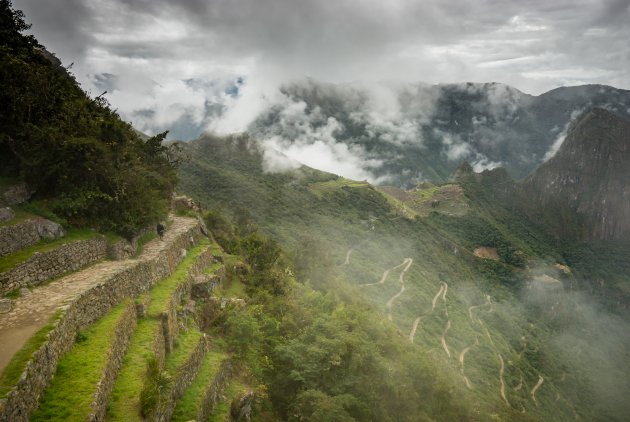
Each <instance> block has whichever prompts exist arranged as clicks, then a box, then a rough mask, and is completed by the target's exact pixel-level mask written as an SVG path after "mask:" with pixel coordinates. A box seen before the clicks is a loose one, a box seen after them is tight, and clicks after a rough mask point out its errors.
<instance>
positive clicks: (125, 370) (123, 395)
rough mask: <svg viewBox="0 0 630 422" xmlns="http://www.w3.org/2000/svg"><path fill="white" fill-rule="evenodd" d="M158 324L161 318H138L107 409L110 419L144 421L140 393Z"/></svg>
mask: <svg viewBox="0 0 630 422" xmlns="http://www.w3.org/2000/svg"><path fill="white" fill-rule="evenodd" d="M158 327H159V321H158V320H157V319H154V318H152V319H141V320H140V321H138V326H137V327H136V332H135V333H134V335H133V337H132V340H131V343H130V345H129V349H128V350H127V354H126V355H125V357H124V359H123V363H122V366H121V370H120V373H119V374H118V378H116V382H115V383H114V389H113V391H112V397H111V399H110V401H109V407H108V409H107V410H108V413H107V419H108V420H112V421H132V420H140V392H141V391H142V387H143V384H144V379H145V376H146V371H147V358H148V356H149V355H150V354H151V347H152V346H153V342H154V339H155V332H156V330H157V329H158Z"/></svg>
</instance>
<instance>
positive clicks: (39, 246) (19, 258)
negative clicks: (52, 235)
mask: <svg viewBox="0 0 630 422" xmlns="http://www.w3.org/2000/svg"><path fill="white" fill-rule="evenodd" d="M96 236H98V233H97V232H95V231H92V230H89V229H71V230H68V231H67V232H66V235H65V236H64V237H61V238H59V239H54V240H47V239H44V240H41V241H39V242H38V243H36V244H34V245H31V246H29V247H27V248H24V249H21V250H19V251H17V252H15V253H12V254H10V255H6V256H3V257H2V258H0V272H4V271H9V270H11V269H13V268H15V267H16V266H17V265H19V264H21V263H22V262H25V261H26V260H28V259H29V258H30V257H32V256H33V255H34V254H35V253H37V252H39V253H44V252H48V251H51V250H53V249H57V248H59V247H60V246H61V245H64V244H66V243H71V242H76V241H79V240H86V239H91V238H93V237H96Z"/></svg>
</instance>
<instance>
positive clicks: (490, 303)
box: [468, 295, 492, 323]
mask: <svg viewBox="0 0 630 422" xmlns="http://www.w3.org/2000/svg"><path fill="white" fill-rule="evenodd" d="M488 305H489V306H491V307H492V302H491V301H490V295H486V302H485V303H482V304H481V305H474V306H471V307H470V308H468V316H469V317H470V320H471V321H472V322H473V323H474V322H475V319H474V318H473V313H472V311H473V309H477V308H481V307H482V306H488Z"/></svg>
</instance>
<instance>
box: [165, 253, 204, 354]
mask: <svg viewBox="0 0 630 422" xmlns="http://www.w3.org/2000/svg"><path fill="white" fill-rule="evenodd" d="M213 261H214V257H213V256H212V252H211V251H210V248H208V249H206V250H205V251H203V252H202V253H201V254H200V255H199V256H198V257H197V259H196V260H195V262H194V263H193V264H192V265H191V267H190V269H189V271H188V274H187V276H186V280H184V281H183V282H182V283H180V284H179V285H178V286H177V287H176V288H175V291H174V292H173V294H172V295H171V297H170V299H169V301H168V305H167V308H166V310H165V312H164V313H163V314H162V321H161V322H162V324H161V325H162V330H163V331H164V334H163V336H164V342H165V347H166V352H167V353H169V352H170V351H171V350H173V340H174V339H175V338H176V337H177V336H178V335H179V323H178V321H177V309H178V308H179V306H180V305H181V304H182V302H183V301H184V299H188V298H190V294H191V290H192V285H193V282H194V280H195V278H197V277H198V276H199V275H200V274H202V273H203V271H204V269H205V268H207V267H209V266H210V265H211V264H212V262H213Z"/></svg>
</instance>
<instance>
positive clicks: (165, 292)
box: [147, 238, 209, 317]
mask: <svg viewBox="0 0 630 422" xmlns="http://www.w3.org/2000/svg"><path fill="white" fill-rule="evenodd" d="M208 244H209V241H208V239H207V238H203V239H201V241H200V242H199V243H198V244H197V245H196V246H195V247H194V248H192V249H190V250H189V251H188V253H187V254H186V257H185V258H184V260H183V261H182V262H181V264H179V266H178V267H177V269H176V270H175V272H174V273H173V274H171V275H170V276H169V277H167V278H166V279H165V280H163V281H161V282H160V283H158V284H157V285H156V286H155V287H153V288H152V289H151V292H150V293H149V295H150V297H151V301H150V303H149V307H148V311H147V312H148V315H149V316H151V317H157V316H159V314H160V313H161V312H162V311H163V310H164V309H165V308H166V304H167V303H168V300H169V299H170V298H171V294H172V293H173V291H174V290H175V288H176V287H177V286H178V285H179V284H180V283H181V282H183V281H184V280H186V278H187V277H188V270H189V268H190V266H191V265H192V264H193V262H194V261H195V259H196V258H197V256H199V254H201V253H202V252H203V251H204V250H205V249H206V247H207V246H208Z"/></svg>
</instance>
